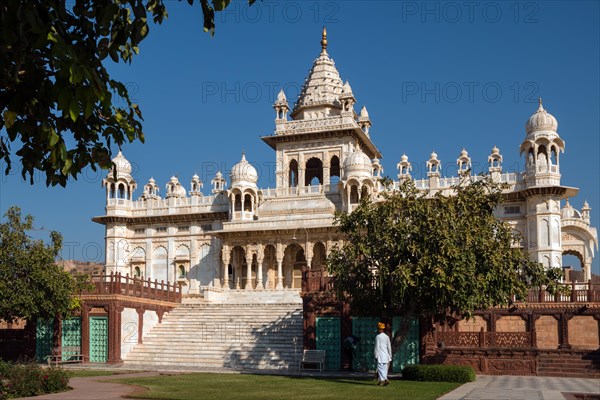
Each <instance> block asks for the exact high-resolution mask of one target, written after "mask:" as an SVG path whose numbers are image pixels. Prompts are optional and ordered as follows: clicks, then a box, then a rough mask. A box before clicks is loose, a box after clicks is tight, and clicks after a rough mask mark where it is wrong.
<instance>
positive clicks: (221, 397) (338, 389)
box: [118, 373, 459, 400]
mask: <svg viewBox="0 0 600 400" xmlns="http://www.w3.org/2000/svg"><path fill="white" fill-rule="evenodd" d="M118 382H122V383H127V384H131V385H138V386H144V387H147V388H148V389H149V391H148V392H146V393H139V394H137V395H133V396H130V397H136V396H137V397H138V398H143V399H169V400H196V399H198V393H202V397H203V398H207V399H211V400H234V399H244V400H280V399H286V400H307V399H311V400H319V399H344V400H364V399H375V398H377V399H381V400H386V399H390V400H392V399H412V400H425V399H431V400H433V399H437V398H438V397H440V396H441V395H442V394H444V393H447V392H449V391H450V390H453V389H454V388H456V387H457V386H459V385H458V384H455V383H448V382H433V383H424V382H409V381H393V382H392V383H391V384H390V385H389V386H386V387H385V388H382V387H381V386H377V385H376V382H375V381H374V380H371V379H353V378H322V379H319V378H311V377H306V376H302V377H298V376H268V375H250V374H208V373H200V374H186V375H170V376H169V375H161V376H156V377H149V378H127V379H119V380H118Z"/></svg>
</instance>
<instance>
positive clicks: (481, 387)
mask: <svg viewBox="0 0 600 400" xmlns="http://www.w3.org/2000/svg"><path fill="white" fill-rule="evenodd" d="M86 369H101V370H107V369H109V370H110V369H114V370H115V371H118V372H119V374H118V375H109V376H94V377H87V378H72V379H71V380H70V382H69V385H70V386H71V387H72V388H73V390H71V391H69V392H63V393H54V394H49V395H44V396H37V397H26V399H36V400H118V399H122V398H123V397H124V396H127V395H130V394H132V393H135V392H136V391H139V390H143V389H140V388H137V387H135V386H128V385H123V384H119V383H112V382H107V381H110V380H112V379H121V378H130V377H132V378H133V377H147V376H157V375H160V374H161V373H174V374H178V373H189V372H192V371H183V370H180V369H179V370H168V371H154V372H148V371H139V372H133V371H129V370H128V371H124V370H123V369H121V368H119V367H106V366H104V367H103V368H86ZM195 372H216V373H260V374H276V375H281V374H282V371H273V370H271V371H266V370H260V371H234V370H229V369H219V370H218V369H210V370H206V371H195ZM283 374H285V373H283ZM285 375H294V376H323V377H324V376H328V377H345V378H349V377H355V378H358V377H363V378H364V377H366V376H368V377H371V376H372V374H365V373H359V372H354V373H352V372H350V373H348V372H342V371H340V372H334V373H331V372H322V373H320V372H310V373H306V372H301V373H300V372H295V373H287V374H285ZM391 378H392V379H395V378H398V376H396V375H394V376H391ZM393 384H394V383H393V381H392V385H393ZM563 393H578V394H583V393H586V394H595V395H596V396H595V397H586V400H587V399H600V380H597V379H584V378H550V377H537V376H488V375H479V376H477V380H476V381H475V382H470V383H467V384H465V385H462V386H461V387H459V388H457V389H455V390H453V391H452V392H450V393H448V394H446V395H444V396H442V397H440V399H439V400H565V399H566V398H565V396H564V395H563ZM582 398H583V397H582Z"/></svg>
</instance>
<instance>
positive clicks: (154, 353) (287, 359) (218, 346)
mask: <svg viewBox="0 0 600 400" xmlns="http://www.w3.org/2000/svg"><path fill="white" fill-rule="evenodd" d="M301 307H302V306H301V305H299V304H269V305H260V304H251V305H246V304H242V305H239V304H236V305H230V304H221V305H215V304H206V303H195V304H182V305H180V306H178V307H177V308H175V309H174V310H173V311H171V312H170V313H168V314H165V316H164V317H163V320H162V323H161V324H158V325H156V326H155V327H154V328H153V329H152V331H151V332H150V333H148V334H147V335H146V336H145V337H144V339H143V340H144V343H143V344H139V345H137V346H135V347H134V348H133V349H132V350H131V351H130V352H129V353H128V354H127V355H125V356H124V362H125V365H126V366H127V365H131V366H135V365H139V366H157V367H168V366H173V367H178V368H180V367H183V368H223V367H229V368H231V367H234V368H253V369H257V368H258V369H260V368H275V369H281V368H294V369H295V368H297V363H298V360H299V358H300V357H301V353H302V348H303V343H302V338H303V314H302V308H301Z"/></svg>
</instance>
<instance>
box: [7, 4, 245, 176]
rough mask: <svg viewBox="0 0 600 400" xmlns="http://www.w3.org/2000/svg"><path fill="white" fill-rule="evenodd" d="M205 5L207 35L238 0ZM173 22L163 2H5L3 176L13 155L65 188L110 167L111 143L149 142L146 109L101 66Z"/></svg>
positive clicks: (124, 56)
mask: <svg viewBox="0 0 600 400" xmlns="http://www.w3.org/2000/svg"><path fill="white" fill-rule="evenodd" d="M248 1H249V4H252V3H254V1H255V0H248ZM187 2H188V3H189V4H190V5H192V4H193V3H194V0H187ZM197 2H198V3H200V7H201V11H202V14H203V18H204V30H205V31H208V32H211V34H212V33H214V28H215V23H214V14H215V12H216V11H222V10H223V9H225V7H227V5H228V4H229V2H230V0H198V1H197ZM166 17H167V10H166V7H165V5H164V1H163V0H75V1H69V0H11V1H3V2H2V3H0V65H2V68H1V69H0V160H3V161H4V162H5V163H6V169H5V174H8V173H9V172H10V169H11V167H12V164H11V154H12V153H13V151H14V153H15V155H16V156H17V157H18V158H19V159H20V162H21V166H22V171H21V174H22V176H23V178H26V177H27V175H29V177H30V182H31V183H32V184H33V174H34V172H35V171H36V170H39V171H42V172H44V173H45V174H46V185H53V186H54V185H57V184H60V185H61V186H65V185H66V183H67V180H68V178H69V177H73V178H77V176H78V174H79V173H80V172H81V171H82V169H83V168H85V167H86V166H88V165H89V166H90V167H91V168H92V169H93V170H96V168H97V167H100V168H104V169H107V168H109V167H110V166H111V157H110V156H111V150H110V149H111V145H113V144H116V145H117V146H119V147H120V146H121V145H122V144H123V143H125V142H133V141H136V140H139V141H141V142H143V141H144V133H143V131H142V113H141V111H140V108H139V107H138V105H137V104H134V103H133V102H132V101H131V99H130V98H129V93H128V91H127V88H126V87H125V85H124V84H123V83H121V82H119V81H117V80H114V79H112V78H111V76H110V75H109V73H108V71H107V70H106V68H105V66H104V64H103V63H104V60H105V59H106V58H107V57H110V59H112V60H113V61H114V62H119V60H123V61H124V62H129V63H131V61H132V58H133V56H134V54H138V52H139V45H140V43H141V42H142V41H143V40H144V38H146V36H147V35H148V32H149V25H148V22H149V21H148V19H149V18H150V19H152V20H153V21H154V22H155V23H159V24H160V23H162V22H163V20H164V19H165V18H166ZM116 96H118V98H120V99H122V101H123V104H124V105H123V106H120V105H118V104H117V101H116ZM113 97H114V98H113ZM119 103H120V102H119ZM11 147H14V148H15V149H11Z"/></svg>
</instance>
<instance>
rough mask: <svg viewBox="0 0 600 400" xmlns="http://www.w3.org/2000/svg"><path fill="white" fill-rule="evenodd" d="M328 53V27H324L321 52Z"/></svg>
mask: <svg viewBox="0 0 600 400" xmlns="http://www.w3.org/2000/svg"><path fill="white" fill-rule="evenodd" d="M323 53H327V29H325V27H323V33H322V34H321V54H323Z"/></svg>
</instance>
